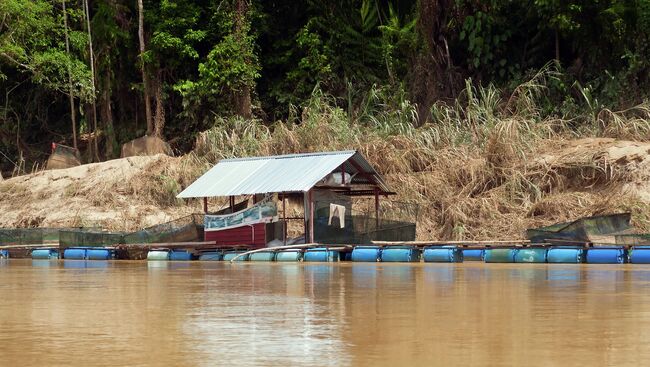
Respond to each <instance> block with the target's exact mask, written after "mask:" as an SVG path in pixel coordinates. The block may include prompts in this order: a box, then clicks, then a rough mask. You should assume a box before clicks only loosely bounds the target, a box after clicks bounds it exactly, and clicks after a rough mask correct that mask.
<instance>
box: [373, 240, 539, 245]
mask: <svg viewBox="0 0 650 367" xmlns="http://www.w3.org/2000/svg"><path fill="white" fill-rule="evenodd" d="M372 243H373V244H374V245H377V246H391V245H412V246H427V245H490V244H495V245H498V244H527V243H530V240H498V241H372Z"/></svg>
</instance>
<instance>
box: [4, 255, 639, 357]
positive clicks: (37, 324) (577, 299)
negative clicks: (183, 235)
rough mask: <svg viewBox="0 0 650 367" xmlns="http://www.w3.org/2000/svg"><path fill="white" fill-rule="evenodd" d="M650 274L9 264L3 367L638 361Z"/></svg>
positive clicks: (601, 269) (553, 268)
mask: <svg viewBox="0 0 650 367" xmlns="http://www.w3.org/2000/svg"><path fill="white" fill-rule="evenodd" d="M648 361H650V267H644V266H638V265H637V266H633V265H611V266H610V265H556V264H549V265H545V264H539V265H532V264H521V265H519V264H483V263H464V264H405V265H399V264H359V263H357V264H351V263H342V264H298V263H296V264H291V263H290V264H281V263H266V264H265V263H239V264H237V263H236V264H230V263H221V262H187V263H183V262H179V263H172V262H148V263H147V262H128V261H119V262H93V261H86V262H84V261H62V260H61V261H49V262H48V261H44V262H39V261H31V260H4V261H0V366H161V365H164V366H256V365H259V366H278V365H282V366H294V365H300V366H348V365H353V366H357V365H358V366H398V367H403V366H590V367H591V366H606V365H616V366H640V365H647V364H648Z"/></svg>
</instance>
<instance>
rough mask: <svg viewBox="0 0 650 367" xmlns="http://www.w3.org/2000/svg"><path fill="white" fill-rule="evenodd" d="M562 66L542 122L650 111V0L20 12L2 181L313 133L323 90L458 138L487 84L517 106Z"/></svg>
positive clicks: (1, 28)
mask: <svg viewBox="0 0 650 367" xmlns="http://www.w3.org/2000/svg"><path fill="white" fill-rule="evenodd" d="M140 5H141V6H140ZM64 9H65V10H64ZM140 18H141V19H142V27H140V25H139V20H140ZM139 33H141V35H142V37H139V36H140V34H139ZM91 45H92V47H91ZM91 60H93V61H94V63H93V65H92V67H91ZM549 65H553V67H552V68H551V69H552V70H553V72H552V73H547V74H546V76H547V77H548V78H547V80H545V83H544V85H545V88H544V92H543V93H542V94H541V95H540V96H537V97H538V98H539V99H540V100H541V101H542V103H541V104H540V105H539V106H538V108H539V116H540V117H539V118H540V119H542V118H548V117H553V116H556V117H558V118H564V119H569V120H570V121H571V124H572V126H569V127H570V128H575V129H580V128H581V124H583V123H584V124H586V123H588V122H589V121H591V120H593V119H594V116H596V115H597V114H598V113H600V112H601V111H603V110H608V111H610V110H611V111H616V110H624V109H628V108H630V107H633V106H636V105H638V104H640V103H642V102H644V101H646V99H647V97H648V95H649V94H650V89H649V86H650V80H649V79H648V78H649V75H650V73H649V71H650V1H648V0H605V1H581V0H577V1H558V0H528V1H511V0H488V1H477V0H410V1H406V0H338V1H315V0H303V1H284V0H267V1H260V0H3V1H0V89H1V90H0V152H1V153H2V154H0V162H1V163H0V170H3V171H9V172H11V171H12V170H14V171H15V170H16V169H18V170H20V169H23V170H25V169H27V170H29V169H30V168H31V167H32V165H33V164H34V162H39V161H42V160H43V159H45V158H46V157H47V154H48V152H49V151H48V149H49V146H50V143H51V142H58V143H64V144H68V145H78V146H79V148H80V150H81V152H82V154H83V156H84V160H86V161H93V160H98V159H100V160H101V159H109V158H114V157H116V156H117V155H118V154H119V143H123V142H126V141H128V140H130V139H132V138H135V137H138V136H142V135H144V134H154V135H159V136H160V137H162V138H164V139H165V140H167V141H169V142H170V143H171V144H172V146H173V147H174V148H175V149H176V150H177V151H179V152H185V151H188V150H190V149H192V148H193V145H194V142H195V140H196V137H197V135H198V133H199V132H201V131H205V130H207V129H210V128H214V127H219V125H220V124H223V123H224V121H226V120H227V118H228V117H231V116H241V117H243V118H244V119H255V120H256V121H261V122H262V123H263V124H264V125H266V126H267V127H269V128H271V129H273V128H275V127H277V126H278V124H295V123H301V121H303V120H304V116H303V118H299V116H300V115H301V111H303V112H302V113H303V114H304V111H306V110H307V109H308V107H309V103H310V101H313V99H314V93H317V94H319V95H320V94H322V95H324V96H327V98H328V100H329V101H330V102H329V103H330V104H332V105H335V106H336V107H338V108H340V111H342V112H343V113H345V115H346V117H347V118H348V119H349V120H351V121H352V120H354V121H356V122H358V123H361V124H380V125H381V127H382V129H386V130H393V129H401V128H402V127H403V121H402V120H407V121H409V123H410V124H412V125H414V127H417V126H420V125H423V124H425V123H427V122H430V123H432V124H442V125H441V126H446V125H445V124H446V123H447V122H446V121H441V118H442V117H441V114H440V111H441V110H443V109H441V105H448V106H453V105H454V104H458V103H459V102H458V101H461V104H462V103H463V102H462V101H467V100H469V99H471V98H472V96H471V95H468V91H471V90H473V89H472V87H471V86H472V85H474V86H483V87H485V88H482V89H481V90H499V91H500V93H502V96H510V95H516V93H515V92H516V88H517V86H519V85H521V83H522V82H525V81H527V80H531V78H533V79H534V76H535V75H536V74H537V73H538V71H539V70H540V69H544V70H548V69H549ZM405 106H408V108H405ZM447 110H448V109H447ZM463 113H467V114H469V113H470V111H464V112H463ZM386 116H391V117H390V118H386ZM404 116H408V117H404ZM443 117H444V116H443ZM277 121H284V122H277ZM391 125H395V127H391ZM289 128H290V127H289ZM457 128H458V129H461V130H462V129H463V126H458V127H457ZM467 129H470V127H467ZM75 132H76V133H75ZM17 167H18V168H17Z"/></svg>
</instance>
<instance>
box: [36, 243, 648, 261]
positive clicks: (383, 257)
mask: <svg viewBox="0 0 650 367" xmlns="http://www.w3.org/2000/svg"><path fill="white" fill-rule="evenodd" d="M243 253H244V251H207V252H201V253H199V254H198V255H195V254H194V253H193V252H190V251H187V250H169V249H156V250H151V251H149V252H148V254H147V260H163V261H165V260H166V261H190V260H202V261H230V260H233V259H235V260H237V261H279V262H296V261H306V262H334V261H353V262H420V261H424V262H463V261H485V262H487V263H590V264H622V263H632V264H650V246H635V247H632V248H630V249H629V250H628V249H626V248H624V247H621V246H612V247H591V248H583V247H523V248H463V247H456V246H431V247H425V248H424V249H420V248H418V247H414V246H387V247H379V246H356V247H355V248H354V249H353V250H352V251H351V252H350V251H347V252H342V251H338V250H334V249H330V248H327V247H320V248H310V249H306V250H283V251H260V252H255V253H251V254H245V255H244V256H240V255H241V254H243ZM61 255H63V256H61ZM60 257H62V258H65V259H69V260H111V259H115V251H114V250H113V249H106V248H92V247H88V248H84V247H74V248H67V249H65V250H64V251H63V253H62V254H60V253H59V251H58V250H57V249H35V250H33V251H32V258H33V259H58V258H60Z"/></svg>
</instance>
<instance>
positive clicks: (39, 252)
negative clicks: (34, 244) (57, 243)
mask: <svg viewBox="0 0 650 367" xmlns="http://www.w3.org/2000/svg"><path fill="white" fill-rule="evenodd" d="M58 258H59V252H58V251H56V250H54V249H51V248H40V249H35V250H33V251H32V259H35V260H50V259H58Z"/></svg>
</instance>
